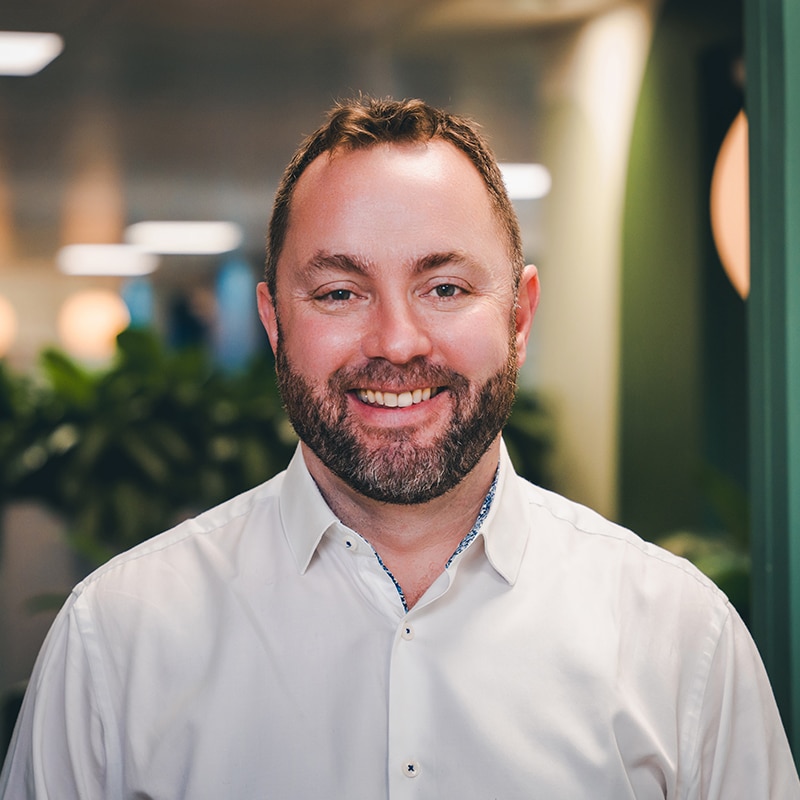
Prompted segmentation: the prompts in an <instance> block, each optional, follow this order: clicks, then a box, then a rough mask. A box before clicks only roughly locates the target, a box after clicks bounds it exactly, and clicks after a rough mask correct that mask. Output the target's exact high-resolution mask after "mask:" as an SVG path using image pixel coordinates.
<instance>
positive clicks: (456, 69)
mask: <svg viewBox="0 0 800 800" xmlns="http://www.w3.org/2000/svg"><path fill="white" fill-rule="evenodd" d="M742 26H743V22H742V7H741V4H740V2H738V0H663V1H659V0H627V1H625V0H622V1H621V0H292V2H288V1H287V0H225V2H222V0H159V1H158V2H155V0H121V1H120V2H111V1H110V0H73V2H69V3H64V2H58V0H42V2H37V3H28V2H21V0H8V2H5V3H4V4H3V6H2V7H1V8H0V29H2V30H7V31H27V32H31V31H38V32H52V33H55V34H57V35H58V36H59V37H60V38H61V41H62V42H63V50H62V51H61V52H59V53H58V55H57V56H56V57H55V58H54V59H53V60H52V61H51V62H50V63H49V64H47V65H46V66H45V67H44V68H42V69H41V71H39V72H37V73H36V74H32V75H29V76H20V75H15V76H11V75H8V76H2V77H0V346H2V348H3V353H2V354H0V355H2V357H3V363H4V364H5V367H6V369H8V370H10V371H13V372H14V373H26V374H35V373H36V371H37V369H38V366H37V365H38V364H39V358H40V354H41V352H42V351H43V350H44V349H46V348H49V347H53V346H55V347H57V348H60V349H61V350H63V351H64V352H65V353H66V354H67V355H69V356H70V358H74V359H75V360H76V361H77V362H79V363H81V364H84V365H85V366H86V368H87V369H90V370H101V369H103V368H104V366H105V365H107V364H108V363H111V361H112V360H113V347H114V344H113V341H114V340H113V336H114V334H115V333H116V332H117V331H119V330H120V329H122V328H124V327H125V326H127V325H131V326H133V327H137V328H152V329H153V330H154V331H155V332H156V334H157V336H158V337H159V338H160V340H161V341H163V343H164V346H165V348H167V349H170V348H171V349H173V350H179V349H180V347H182V346H185V345H187V344H195V345H198V344H199V345H201V346H202V347H205V348H207V350H208V351H209V353H210V354H211V358H212V360H214V361H215V362H216V363H217V364H218V365H219V367H220V368H221V369H222V370H223V371H224V370H234V371H235V370H236V369H239V368H241V367H242V365H243V362H244V361H245V360H247V359H251V358H256V357H257V356H258V354H259V352H261V351H263V350H264V349H265V348H266V347H267V343H266V338H265V336H264V335H263V334H262V333H261V332H260V331H259V329H258V326H257V321H256V318H255V310H254V302H253V291H252V290H253V287H254V285H255V282H256V281H257V280H258V276H259V273H260V271H261V268H262V262H263V257H264V236H265V229H266V222H267V218H268V214H269V208H270V204H271V200H272V195H273V192H274V190H275V187H276V184H277V181H278V179H279V176H280V173H281V171H282V168H283V166H284V164H285V163H286V161H287V160H288V158H289V157H290V155H291V153H292V152H293V150H294V148H295V147H296V145H297V144H298V142H299V140H300V137H301V135H302V134H305V133H309V132H311V131H312V130H313V129H314V128H316V127H317V125H318V124H319V123H320V121H321V119H322V114H323V112H324V110H325V109H327V108H328V107H329V106H330V105H331V104H332V102H333V101H335V100H336V99H337V98H340V97H348V96H351V95H353V94H356V93H358V92H365V93H369V94H374V95H392V96H395V97H412V96H416V97H421V98H423V99H425V100H427V101H429V102H431V103H433V104H437V105H441V106H444V107H446V108H447V109H449V110H452V111H455V112H458V113H461V114H465V115H468V116H471V117H474V118H475V119H477V120H478V121H480V122H481V124H482V125H483V129H484V131H485V133H486V134H487V136H488V138H489V139H490V141H491V143H492V145H493V147H494V149H495V151H496V153H497V155H498V157H499V159H500V161H501V162H503V163H504V164H509V165H528V172H527V173H526V172H524V170H523V173H522V174H523V176H524V175H526V174H527V175H528V176H529V177H528V178H523V187H522V190H521V191H519V192H518V193H515V197H516V199H515V204H516V206H517V210H518V214H519V217H520V221H521V225H522V229H523V236H524V242H525V249H526V256H527V258H528V260H529V261H531V262H534V263H536V264H537V265H538V266H539V269H540V275H541V281H542V303H541V306H540V312H539V315H538V317H537V320H536V324H535V327H534V333H533V342H532V357H531V358H530V362H529V363H528V364H526V366H525V368H524V372H523V375H522V381H521V383H522V390H523V393H530V394H531V395H533V396H535V397H536V398H538V399H540V400H541V403H542V405H543V407H544V408H546V409H547V414H548V418H549V419H550V421H551V425H552V428H551V435H550V439H551V447H550V450H549V452H548V465H547V472H548V476H549V479H548V480H549V483H550V485H551V486H552V488H554V489H556V490H558V491H560V492H562V493H564V494H567V495H569V496H570V497H572V498H574V499H576V500H578V501H581V502H583V503H586V504H587V505H590V506H592V507H594V508H596V509H598V510H599V511H600V512H602V513H604V514H606V515H608V516H610V517H612V518H614V519H616V520H619V521H621V522H622V523H623V524H626V525H629V526H631V527H633V528H634V529H636V530H637V532H639V533H640V534H642V535H643V536H645V537H647V538H659V537H664V536H667V535H671V534H676V533H680V532H684V531H704V530H715V529H719V528H724V527H725V526H726V525H728V526H729V527H730V526H733V527H735V526H736V525H737V521H736V519H735V513H734V512H735V511H736V510H738V509H740V508H741V506H739V505H737V503H739V501H740V499H741V497H745V496H746V488H747V486H746V484H747V389H746V377H747V376H746V335H745V312H744V299H743V297H742V296H741V286H740V287H739V288H740V291H738V292H737V289H736V288H735V286H734V283H733V282H732V281H731V279H730V278H729V276H728V274H727V273H726V271H725V269H724V268H723V264H722V262H721V259H720V255H719V252H718V248H717V246H716V245H715V242H714V238H713V235H712V228H711V210H710V200H709V198H710V189H711V183H712V175H713V172H714V167H715V164H716V162H717V157H718V153H719V151H720V147H721V145H722V143H723V141H724V140H725V138H726V135H727V134H728V132H729V130H730V128H731V125H732V124H733V123H734V120H735V119H736V118H737V115H738V114H739V112H740V111H741V109H742V105H743V90H744V80H745V76H744V64H743V52H742V46H743V45H742V38H743V37H742ZM1 48H2V45H1V44H0V49H1ZM1 55H2V53H1V52H0V56H1ZM530 165H538V166H537V167H535V168H531V167H530ZM509 180H511V178H509ZM526 180H527V181H528V182H529V184H534V183H535V187H533V186H532V185H529V186H528V187H527V188H528V189H531V191H529V192H526V190H525V189H526V187H525V185H524V184H525V181H526ZM147 222H195V223H199V222H214V223H220V225H219V226H218V228H217V232H218V233H221V235H222V237H223V243H222V244H216V245H215V244H213V243H212V244H210V245H209V246H208V248H207V250H208V252H194V253H191V252H188V251H189V250H191V249H192V248H191V246H189V245H183V246H181V245H178V246H176V247H174V248H173V249H172V250H174V251H171V249H170V246H169V245H161V246H160V247H159V246H150V249H148V248H147V247H145V248H144V249H145V250H147V253H148V254H149V255H150V256H151V257H152V258H151V260H150V261H149V262H146V264H149V266H147V265H146V266H145V267H141V269H142V270H144V269H152V271H149V272H147V273H146V274H141V275H132V274H127V275H113V274H104V270H103V267H102V266H101V267H99V268H89V267H86V268H85V269H83V270H82V269H81V267H80V266H78V267H75V266H74V265H73V266H72V267H70V266H69V264H70V263H73V264H74V262H70V261H69V256H70V253H71V254H72V256H73V257H74V258H79V256H80V251H76V250H75V246H78V245H115V246H119V245H123V244H125V243H129V244H130V243H136V242H137V241H139V240H138V239H137V236H140V235H144V233H143V231H144V230H145V229H143V228H142V227H141V224H142V223H147ZM732 223H733V225H734V227H737V226H738V229H741V227H742V224H743V222H742V220H741V219H739V218H738V217H734V218H733V220H732ZM205 235H206V234H205V233H201V232H199V231H198V230H196V229H195V230H194V231H192V230H189V239H190V241H194V242H195V243H197V241H198V240H199V239H200V238H201V237H202V236H205ZM226 236H227V238H225V237H226ZM200 249H202V248H200ZM137 252H139V251H138V250H137ZM76 253H77V255H76ZM110 253H111V251H107V253H106V256H104V258H105V259H106V262H105V263H106V265H108V264H110V263H111V255H110ZM139 254H140V255H141V253H139ZM136 269H138V268H135V267H133V268H129V271H133V272H135V271H136ZM86 271H93V272H94V273H95V274H77V273H81V272H86ZM108 271H110V270H106V272H108ZM80 303H84V305H81V304H80ZM70 309H71V311H70ZM70 313H71V316H70ZM92 325H96V326H97V327H96V328H93V327H91V326H92ZM198 505H199V506H202V505H203V500H202V498H200V499H198ZM732 510H733V511H732ZM176 511H177V510H176ZM4 515H5V524H4V529H5V534H4V537H5V538H4V543H3V551H2V558H1V559H0V570H2V572H0V574H2V576H3V578H2V581H0V601H1V602H2V605H0V623H2V624H0V635H2V641H0V654H2V655H1V656H0V688H2V687H4V686H7V685H9V684H11V683H14V682H15V681H20V680H23V679H24V677H25V675H26V674H27V670H29V669H30V663H31V659H32V653H33V654H35V650H36V648H37V647H38V643H39V642H40V641H41V637H42V636H43V634H44V631H45V630H46V628H47V626H48V625H49V622H50V620H51V619H52V612H51V611H46V612H44V613H39V614H31V613H28V612H25V611H22V610H20V609H21V604H22V600H24V598H25V597H26V596H30V595H35V594H41V593H47V592H52V591H58V590H59V589H62V588H66V586H67V584H68V583H69V581H70V580H71V577H72V576H73V574H74V570H75V565H74V560H73V559H72V556H71V555H70V553H69V552H68V551H67V550H65V549H64V547H63V546H62V544H61V541H62V538H63V537H62V529H63V524H64V523H63V521H62V520H60V519H59V518H58V515H53V514H52V513H51V510H48V509H46V508H42V507H31V506H29V505H25V504H19V503H15V504H13V505H12V504H6V508H5V509H4ZM739 523H741V524H743V525H744V526H745V527H746V521H745V522H742V519H741V516H740V517H739ZM12 528H13V529H14V530H16V531H17V532H21V533H18V534H16V535H15V538H13V541H12V538H11V535H10V534H9V531H10V530H11V529H12ZM156 532H157V531H153V533H156Z"/></svg>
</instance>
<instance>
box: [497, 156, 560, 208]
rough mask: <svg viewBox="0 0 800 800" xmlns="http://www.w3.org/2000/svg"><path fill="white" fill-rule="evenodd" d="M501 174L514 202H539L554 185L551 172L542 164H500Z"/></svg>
mask: <svg viewBox="0 0 800 800" xmlns="http://www.w3.org/2000/svg"><path fill="white" fill-rule="evenodd" d="M500 172H502V174H503V182H504V183H505V185H506V190H507V191H508V196H509V197H510V198H511V199H512V200H539V199H541V198H542V197H545V196H547V194H548V193H549V192H550V187H551V186H552V184H553V181H552V178H551V177H550V171H549V170H548V169H547V167H545V166H543V165H542V164H514V163H509V164H500Z"/></svg>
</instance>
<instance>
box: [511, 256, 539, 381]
mask: <svg viewBox="0 0 800 800" xmlns="http://www.w3.org/2000/svg"><path fill="white" fill-rule="evenodd" d="M538 305H539V273H538V272H537V270H536V267H534V266H533V264H528V266H527V267H525V268H524V269H523V270H522V276H521V277H520V281H519V292H518V294H517V321H516V341H517V364H518V366H522V365H523V364H524V363H525V357H526V356H527V353H528V337H529V336H530V333H531V325H532V324H533V317H534V315H535V314H536V307H537V306H538Z"/></svg>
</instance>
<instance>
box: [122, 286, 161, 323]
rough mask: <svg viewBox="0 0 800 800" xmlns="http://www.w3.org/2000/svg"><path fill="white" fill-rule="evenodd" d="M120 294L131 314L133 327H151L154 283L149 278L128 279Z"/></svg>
mask: <svg viewBox="0 0 800 800" xmlns="http://www.w3.org/2000/svg"><path fill="white" fill-rule="evenodd" d="M120 296H121V297H122V300H123V302H124V303H125V305H126V306H127V307H128V313H130V315H131V324H130V326H131V328H149V327H151V326H152V325H153V316H154V311H153V307H154V301H153V284H152V283H151V282H150V281H149V280H148V279H147V278H133V279H132V280H129V281H126V282H125V283H124V284H123V286H122V289H121V291H120Z"/></svg>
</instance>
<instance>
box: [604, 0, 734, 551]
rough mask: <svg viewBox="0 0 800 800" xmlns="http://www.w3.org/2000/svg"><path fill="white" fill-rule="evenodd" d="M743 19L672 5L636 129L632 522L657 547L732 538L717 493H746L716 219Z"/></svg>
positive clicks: (709, 3) (626, 309)
mask: <svg viewBox="0 0 800 800" xmlns="http://www.w3.org/2000/svg"><path fill="white" fill-rule="evenodd" d="M740 12H741V9H740V8H738V4H737V3H732V4H728V3H726V4H722V3H721V2H718V1H717V0H705V2H703V1H702V0H699V1H698V2H697V3H690V2H688V0H673V1H672V2H670V1H669V0H668V1H667V2H666V3H665V5H664V7H663V9H662V12H661V15H660V17H659V19H658V20H657V25H656V30H655V32H654V38H653V44H652V51H651V55H650V59H649V62H648V66H647V69H646V72H645V76H644V80H643V84H642V89H641V95H640V100H639V105H638V109H637V115H636V120H635V123H634V130H633V137H632V143H631V152H630V162H629V168H628V182H627V192H626V205H625V215H624V229H623V241H622V248H623V264H622V286H621V297H622V304H621V306H622V316H621V354H620V356H621V363H620V415H621V416H620V445H619V446H620V460H619V463H620V473H619V517H620V520H621V521H622V522H623V524H625V525H628V526H630V527H632V528H633V529H634V530H636V531H637V532H639V533H640V534H642V535H643V536H645V537H648V538H657V537H659V536H661V535H664V534H666V533H669V532H673V531H676V530H682V529H692V530H704V529H708V528H715V527H719V526H720V525H722V524H723V523H722V520H721V518H720V514H719V513H718V512H717V509H716V506H717V505H718V503H716V502H715V500H716V498H718V497H719V496H720V492H719V491H716V493H715V488H716V489H717V490H719V487H720V485H721V484H725V485H726V486H727V485H728V484H730V485H732V486H736V485H742V484H743V483H744V482H745V481H746V453H747V437H746V430H747V423H746V420H747V408H746V395H747V391H746V374H745V363H746V340H745V333H744V304H743V302H742V301H741V300H740V299H739V298H738V297H737V296H736V295H735V293H734V292H733V290H732V288H731V287H730V285H729V283H728V282H727V279H726V278H725V276H724V274H723V272H722V268H721V266H720V264H719V261H718V259H717V256H716V253H715V251H714V248H713V243H712V241H711V235H710V225H709V221H708V190H709V185H710V174H711V166H712V165H713V156H714V154H715V152H716V149H717V148H718V146H719V143H720V142H721V140H722V137H723V135H724V132H725V130H727V126H728V125H729V124H730V122H731V121H732V119H733V117H734V116H735V113H736V112H737V111H738V108H739V107H740V103H739V98H738V97H737V94H736V93H737V90H736V89H735V87H734V86H733V82H732V81H731V80H730V74H729V72H728V71H727V67H728V66H729V65H730V63H731V61H732V56H733V55H735V54H736V52H737V51H738V50H739V48H740V40H741V14H740ZM720 65H723V66H724V67H725V69H720ZM715 478H716V480H714V479H715ZM720 478H721V480H720ZM722 494H724V492H722Z"/></svg>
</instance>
